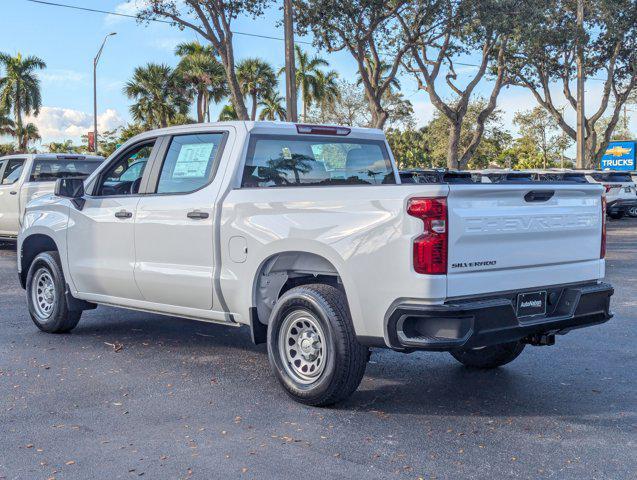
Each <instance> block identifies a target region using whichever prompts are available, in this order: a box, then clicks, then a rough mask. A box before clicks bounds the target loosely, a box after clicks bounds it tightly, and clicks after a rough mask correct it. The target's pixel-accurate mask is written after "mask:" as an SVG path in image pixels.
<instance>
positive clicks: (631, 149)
mask: <svg viewBox="0 0 637 480" xmlns="http://www.w3.org/2000/svg"><path fill="white" fill-rule="evenodd" d="M601 168H602V170H605V169H609V170H635V142H610V143H609V144H608V148H607V149H606V153H604V156H603V157H602V164H601Z"/></svg>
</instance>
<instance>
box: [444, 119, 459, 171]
mask: <svg viewBox="0 0 637 480" xmlns="http://www.w3.org/2000/svg"><path fill="white" fill-rule="evenodd" d="M461 129H462V122H461V121H458V120H456V121H455V122H451V125H450V126H449V151H448V152H447V168H449V169H457V168H460V161H459V156H458V150H460V131H461Z"/></svg>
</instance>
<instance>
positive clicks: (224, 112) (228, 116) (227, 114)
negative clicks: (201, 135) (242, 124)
mask: <svg viewBox="0 0 637 480" xmlns="http://www.w3.org/2000/svg"><path fill="white" fill-rule="evenodd" d="M232 120H239V115H237V111H236V110H235V109H234V105H233V104H232V103H229V104H228V105H226V106H224V107H223V108H222V109H221V112H220V113H219V121H220V122H228V121H232Z"/></svg>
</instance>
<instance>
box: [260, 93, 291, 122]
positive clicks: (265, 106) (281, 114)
mask: <svg viewBox="0 0 637 480" xmlns="http://www.w3.org/2000/svg"><path fill="white" fill-rule="evenodd" d="M284 103H285V98H283V97H281V95H280V94H279V92H276V91H271V92H269V93H268V94H267V95H266V96H265V97H263V99H261V101H260V102H259V105H261V112H260V113H259V120H276V119H277V118H278V119H279V120H281V121H285V119H286V117H287V111H286V110H285V105H284Z"/></svg>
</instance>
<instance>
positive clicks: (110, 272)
mask: <svg viewBox="0 0 637 480" xmlns="http://www.w3.org/2000/svg"><path fill="white" fill-rule="evenodd" d="M156 147H157V143H156V140H155V139H150V140H144V141H142V142H140V143H138V144H136V145H133V146H131V147H130V148H127V149H126V150H125V151H124V152H122V154H121V155H118V156H117V157H116V158H114V159H113V160H112V161H111V162H109V164H108V165H106V166H105V167H104V168H103V170H101V171H100V173H99V174H98V179H97V181H96V183H95V185H94V186H93V187H92V189H91V193H93V195H92V196H87V197H86V198H85V200H86V201H85V204H84V206H83V208H82V209H81V210H80V209H77V208H73V207H72V208H71V212H70V222H69V227H68V230H67V242H68V252H69V253H68V258H69V271H70V274H71V278H72V279H73V282H74V283H75V287H76V288H77V289H78V291H79V292H80V293H84V294H89V295H106V296H110V297H118V298H124V299H131V300H143V297H142V294H141V293H140V291H139V288H137V285H136V283H135V276H134V273H133V269H134V265H135V212H136V210H137V205H138V203H139V201H140V199H141V198H142V195H140V194H138V192H139V188H140V186H141V185H143V184H144V183H145V182H146V181H148V173H147V172H145V171H144V169H141V168H139V169H135V171H136V172H137V178H135V175H133V176H132V177H131V176H130V175H128V174H127V172H128V171H129V168H130V167H131V166H133V165H136V164H139V162H149V161H152V159H153V158H154V155H156ZM139 175H141V176H139Z"/></svg>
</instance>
